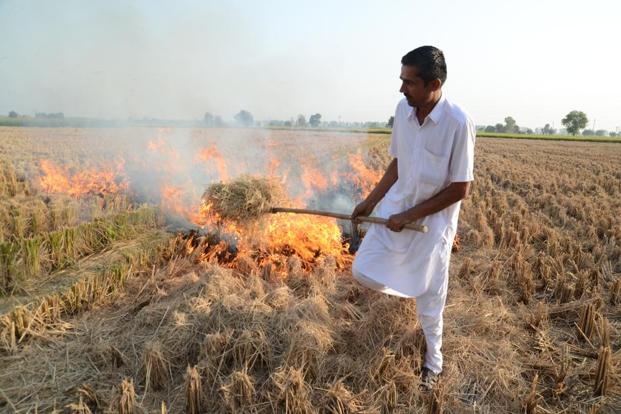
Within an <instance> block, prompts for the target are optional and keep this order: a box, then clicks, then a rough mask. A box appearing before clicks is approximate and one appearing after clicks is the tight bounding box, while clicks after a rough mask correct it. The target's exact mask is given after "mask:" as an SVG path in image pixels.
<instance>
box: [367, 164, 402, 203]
mask: <svg viewBox="0 0 621 414" xmlns="http://www.w3.org/2000/svg"><path fill="white" fill-rule="evenodd" d="M398 176H399V173H398V168H397V159H396V158H393V160H392V161H391V162H390V164H388V168H386V172H385V173H384V176H383V177H382V179H381V180H380V181H379V183H377V185H376V186H375V188H374V189H373V191H371V193H370V194H369V195H368V196H367V200H369V201H370V202H371V203H373V204H374V205H375V204H377V203H379V202H380V201H381V200H382V198H384V196H385V195H386V193H387V192H388V190H390V187H392V185H393V184H394V183H395V182H396V181H397V178H398Z"/></svg>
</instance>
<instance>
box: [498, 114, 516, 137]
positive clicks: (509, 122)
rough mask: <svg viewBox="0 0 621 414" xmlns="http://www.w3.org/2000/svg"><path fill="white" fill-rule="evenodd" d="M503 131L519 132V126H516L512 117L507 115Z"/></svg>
mask: <svg viewBox="0 0 621 414" xmlns="http://www.w3.org/2000/svg"><path fill="white" fill-rule="evenodd" d="M498 132H500V131H498ZM504 132H513V133H516V132H520V127H519V126H517V124H516V122H515V119H513V117H510V116H508V117H506V118H505V131H504Z"/></svg>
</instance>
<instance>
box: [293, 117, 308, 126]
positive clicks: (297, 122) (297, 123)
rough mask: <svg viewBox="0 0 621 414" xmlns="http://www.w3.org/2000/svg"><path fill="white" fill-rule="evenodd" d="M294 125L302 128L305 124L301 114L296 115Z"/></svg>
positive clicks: (304, 118)
mask: <svg viewBox="0 0 621 414" xmlns="http://www.w3.org/2000/svg"><path fill="white" fill-rule="evenodd" d="M295 126H297V127H300V128H304V127H305V126H306V117H304V115H302V114H300V115H298V119H297V120H296V121H295Z"/></svg>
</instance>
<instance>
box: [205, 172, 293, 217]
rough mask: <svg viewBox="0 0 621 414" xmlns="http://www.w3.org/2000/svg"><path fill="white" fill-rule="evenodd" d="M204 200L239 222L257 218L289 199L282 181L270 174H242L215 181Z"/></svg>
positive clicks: (219, 213)
mask: <svg viewBox="0 0 621 414" xmlns="http://www.w3.org/2000/svg"><path fill="white" fill-rule="evenodd" d="M202 200H203V203H204V204H206V205H209V206H210V207H211V209H210V211H212V212H215V213H216V214H218V215H219V216H220V217H222V218H224V219H228V220H233V221H238V222H249V221H255V220H257V219H259V218H260V217H262V216H263V215H264V214H265V213H268V212H269V211H270V209H271V208H272V207H275V206H278V205H283V204H284V203H285V202H286V197H285V191H284V189H283V187H282V185H281V184H280V183H278V182H277V181H275V180H273V179H269V178H258V177H251V176H247V175H244V176H240V177H238V178H236V179H235V180H233V181H229V182H227V183H222V182H220V183H215V184H211V185H210V186H209V187H208V188H207V190H205V192H204V193H203V197H202Z"/></svg>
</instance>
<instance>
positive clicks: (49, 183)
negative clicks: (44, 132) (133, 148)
mask: <svg viewBox="0 0 621 414" xmlns="http://www.w3.org/2000/svg"><path fill="white" fill-rule="evenodd" d="M39 165H40V167H41V171H42V175H41V176H40V177H39V185H40V186H41V188H42V189H43V191H45V192H47V193H66V194H69V195H71V196H73V197H80V196H83V195H85V194H115V193H118V192H120V191H124V190H126V189H127V187H128V183H127V180H126V179H125V177H124V174H123V168H124V162H123V161H122V160H121V161H119V162H117V165H116V166H115V167H110V166H108V167H103V168H105V169H101V170H99V169H95V168H90V169H86V170H83V171H80V172H78V173H76V174H74V175H71V173H70V172H69V169H68V168H67V167H61V166H57V165H56V164H54V163H53V162H52V161H50V160H40V161H39Z"/></svg>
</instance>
